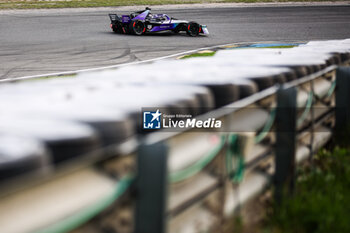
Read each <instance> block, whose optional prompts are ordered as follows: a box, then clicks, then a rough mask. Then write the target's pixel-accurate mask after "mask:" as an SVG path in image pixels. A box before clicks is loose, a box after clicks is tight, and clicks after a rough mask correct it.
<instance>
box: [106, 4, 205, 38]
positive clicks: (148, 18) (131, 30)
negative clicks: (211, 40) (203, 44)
mask: <svg viewBox="0 0 350 233" xmlns="http://www.w3.org/2000/svg"><path fill="white" fill-rule="evenodd" d="M109 18H110V19H111V28H112V30H113V31H114V32H115V33H122V34H135V35H138V36H140V35H142V34H145V33H152V32H162V31H173V32H174V33H179V32H181V31H185V32H186V33H187V34H188V35H189V36H198V35H199V34H204V35H208V34H209V32H208V29H207V26H206V25H200V24H198V23H196V22H189V21H186V20H178V19H175V18H171V17H169V16H168V15H166V14H152V13H151V9H150V8H148V7H146V9H145V10H143V11H137V12H134V13H131V14H130V15H122V16H121V17H119V16H118V15H117V14H109Z"/></svg>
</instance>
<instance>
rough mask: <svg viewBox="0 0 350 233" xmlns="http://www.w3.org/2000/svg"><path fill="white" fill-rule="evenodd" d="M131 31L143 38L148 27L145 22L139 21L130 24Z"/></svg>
mask: <svg viewBox="0 0 350 233" xmlns="http://www.w3.org/2000/svg"><path fill="white" fill-rule="evenodd" d="M130 31H131V32H132V33H133V34H135V35H137V36H141V35H142V34H143V33H144V32H145V31H146V26H145V24H144V22H142V21H139V20H137V21H134V22H131V23H130Z"/></svg>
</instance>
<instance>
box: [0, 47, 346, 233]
mask: <svg viewBox="0 0 350 233" xmlns="http://www.w3.org/2000/svg"><path fill="white" fill-rule="evenodd" d="M320 45H321V46H320ZM324 46H327V47H326V48H327V51H320V50H322V49H321V48H322V47H324ZM299 50H300V51H299ZM310 51H313V52H312V53H311V52H310ZM252 54H255V56H254V57H253V56H252ZM298 54H299V55H298ZM300 54H302V55H300ZM305 54H306V55H305ZM315 54H316V55H315ZM349 58H350V57H349V43H348V41H347V40H345V41H332V42H311V43H309V44H308V45H305V46H301V47H300V48H295V49H292V50H279V49H277V50H276V49H275V50H269V49H266V50H232V51H228V52H227V51H223V52H221V51H220V52H218V54H217V55H216V56H215V59H216V61H215V60H210V59H209V58H208V59H207V58H203V59H192V60H189V61H185V62H184V61H166V62H165V61H164V62H156V63H153V64H151V65H142V66H135V67H125V68H121V69H119V70H117V71H116V72H104V73H92V74H84V75H83V76H82V77H79V76H78V78H76V79H69V80H50V81H45V82H44V83H42V82H40V83H39V82H38V83H19V84H17V85H13V84H7V85H6V86H2V87H0V88H1V90H0V95H1V97H2V99H6V97H7V100H9V99H10V100H11V103H7V102H4V101H2V102H1V103H0V106H1V107H2V109H7V113H4V115H5V116H2V117H1V119H2V123H1V124H0V132H1V134H0V136H1V137H2V140H0V143H1V142H6V143H2V144H1V145H2V147H0V148H1V149H0V152H1V153H0V154H5V155H7V158H10V159H8V162H7V161H6V160H5V162H4V163H2V164H4V165H1V167H0V168H1V169H0V171H1V174H2V176H1V178H2V185H1V193H0V195H1V198H0V225H1V226H2V229H3V230H4V231H5V232H50V233H51V232H68V231H72V230H75V232H89V231H90V232H99V231H110V232H113V231H117V232H131V231H134V232H152V233H155V232H165V231H168V232H183V231H186V232H199V231H204V230H205V231H207V230H213V231H216V230H217V229H219V228H220V227H221V226H222V223H223V222H225V221H226V220H227V219H228V218H229V216H231V215H232V214H233V213H235V211H237V210H239V209H241V208H244V205H243V204H245V203H247V202H248V201H249V200H251V198H253V197H254V196H256V195H257V194H259V193H260V192H262V190H264V189H265V188H267V187H269V185H271V184H274V185H275V187H276V193H275V197H276V198H277V199H278V198H279V197H280V195H279V194H280V192H281V190H283V189H284V188H285V187H291V188H292V187H293V177H294V172H295V171H294V170H295V166H296V163H300V162H301V161H303V160H305V159H307V158H310V157H311V156H312V154H313V153H314V152H315V151H317V149H318V148H320V147H322V146H323V145H324V144H325V143H327V141H329V140H330V139H331V138H332V135H333V129H334V126H335V128H336V129H337V130H338V131H339V132H340V131H341V129H343V128H344V126H345V125H346V124H347V122H349V119H348V118H349V116H350V114H349V111H350V106H349V101H348V100H349V96H348V95H349V94H348V93H349V91H348V90H350V85H349V82H348V79H349V77H350V70H349V68H339V67H340V66H349ZM203 64H206V65H203ZM208 64H211V66H209V65H208ZM249 64H250V65H249ZM159 67H165V68H163V70H162V71H159V70H158V71H157V69H158V68H159ZM190 67H195V68H194V69H192V68H190ZM170 69H172V70H174V72H173V73H174V74H169V70H170ZM180 69H181V70H180ZM135 71H136V72H137V74H139V73H141V72H142V75H143V76H142V77H140V78H139V77H135V76H134V75H135ZM165 71H168V72H165ZM132 72H133V73H132ZM131 74H132V75H131ZM164 74H166V76H164ZM219 74H220V75H219ZM116 75H118V76H119V77H122V78H123V79H122V80H120V79H118V80H115V76H116ZM97 77H99V80H98V81H96V78H97ZM124 77H126V78H124ZM145 80H147V81H146V82H145ZM149 82H151V84H152V86H150V85H149ZM335 83H336V84H337V85H336V88H335ZM73 85H74V86H73ZM169 86H171V87H170V88H169ZM124 87H126V89H123V88H124ZM57 90H58V91H57ZM19 91H21V92H19ZM173 92H177V93H174V95H171V93H173ZM147 95H151V96H150V97H149V98H148V99H147V100H144V99H145V98H146V96H147ZM43 96H46V98H45V99H43ZM137 97H138V98H137ZM134 98H137V99H136V100H135V99H134ZM125 100H127V102H126V101H125ZM147 105H148V106H147ZM152 105H153V106H155V107H157V108H163V109H164V110H165V111H168V112H169V113H171V112H172V111H173V109H175V110H177V111H180V110H182V113H184V114H193V115H194V116H196V117H197V118H198V119H199V118H200V119H208V118H215V119H219V120H221V121H222V123H223V125H222V127H221V128H220V129H216V130H215V129H214V130H210V131H208V132H203V131H199V130H196V129H178V130H175V131H173V132H169V131H167V130H160V131H154V132H150V133H145V132H144V131H142V130H140V127H141V126H140V121H138V119H139V117H140V112H141V109H140V107H143V106H146V107H150V106H152ZM126 113H128V114H126ZM137 113H138V114H137ZM135 119H136V120H135ZM335 120H336V121H335ZM72 122H78V123H72ZM137 131H138V132H137ZM16 142H17V143H16ZM18 142H21V143H20V144H18ZM11 145H16V146H15V147H16V150H15V149H13V147H12V146H11ZM18 145H21V147H19V146H18ZM3 148H5V149H3ZM4 151H5V152H6V153H7V154H6V153H4ZM62 155H64V156H62ZM16 156H17V157H16ZM11 158H16V160H11ZM18 158H19V159H18ZM22 158H23V159H22ZM50 158H52V159H53V162H51V161H48V160H49V159H50ZM13 161H15V162H13ZM18 161H19V162H20V164H19V165H18V166H17V165H13V164H16V163H17V164H18ZM28 161H30V163H28ZM6 162H7V163H6ZM19 167H20V168H19ZM6 169H7V170H6ZM26 170H29V171H31V172H28V171H26ZM33 170H34V171H33ZM18 173H21V174H22V175H21V174H18ZM19 206H20V208H21V209H20V210H19V208H18V207H19ZM17 222H21V224H16V223H17Z"/></svg>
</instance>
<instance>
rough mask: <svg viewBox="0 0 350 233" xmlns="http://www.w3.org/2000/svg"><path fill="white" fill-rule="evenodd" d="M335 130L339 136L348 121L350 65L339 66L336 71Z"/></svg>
mask: <svg viewBox="0 0 350 233" xmlns="http://www.w3.org/2000/svg"><path fill="white" fill-rule="evenodd" d="M336 85H337V86H336V92H335V131H336V136H337V137H338V138H340V137H341V136H344V133H346V131H347V130H348V129H349V128H348V127H349V123H350V67H339V68H338V69H337V72H336Z"/></svg>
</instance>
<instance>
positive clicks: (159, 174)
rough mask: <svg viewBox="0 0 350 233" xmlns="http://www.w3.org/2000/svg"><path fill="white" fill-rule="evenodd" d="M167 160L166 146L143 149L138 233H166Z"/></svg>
mask: <svg viewBox="0 0 350 233" xmlns="http://www.w3.org/2000/svg"><path fill="white" fill-rule="evenodd" d="M167 157H168V147H167V146H166V144H165V143H164V142H160V143H156V144H152V145H141V146H140V147H139V151H138V156H137V180H136V192H137V197H136V210H135V229H134V232H135V233H163V232H166V219H165V216H166V215H165V212H166V199H167V183H168V179H167V177H168V176H167Z"/></svg>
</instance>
